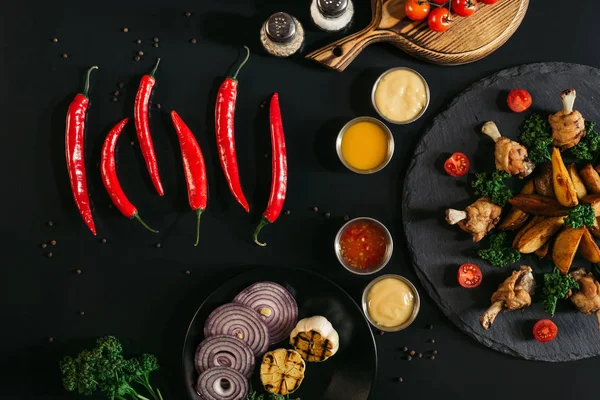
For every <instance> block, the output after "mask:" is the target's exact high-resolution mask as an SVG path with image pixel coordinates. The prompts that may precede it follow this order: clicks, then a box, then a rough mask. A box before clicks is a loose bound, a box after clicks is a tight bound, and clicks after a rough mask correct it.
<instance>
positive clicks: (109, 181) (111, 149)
mask: <svg viewBox="0 0 600 400" xmlns="http://www.w3.org/2000/svg"><path fill="white" fill-rule="evenodd" d="M127 122H129V118H124V119H122V120H121V122H119V123H118V124H117V125H115V127H114V128H112V129H111V130H110V132H108V135H107V136H106V139H104V145H103V146H102V156H101V159H100V174H101V175H102V183H104V187H105V188H106V191H107V192H108V195H109V196H110V199H111V200H112V202H113V203H114V205H115V206H116V207H117V208H118V209H119V211H121V214H123V215H124V216H126V217H127V218H129V219H133V218H135V219H137V220H138V221H139V222H140V223H141V224H142V225H143V226H144V227H145V228H146V229H148V230H149V231H150V232H154V233H158V231H157V230H154V229H152V228H150V227H149V226H148V225H146V223H145V222H144V221H143V220H142V219H141V218H140V216H139V214H138V210H137V208H135V206H134V205H133V204H131V202H130V201H129V199H128V198H127V196H126V195H125V192H123V189H122V188H121V184H120V183H119V177H118V176H117V165H116V161H115V147H116V146H117V141H118V140H119V136H120V135H121V132H122V131H123V128H125V125H127Z"/></svg>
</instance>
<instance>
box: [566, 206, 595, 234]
mask: <svg viewBox="0 0 600 400" xmlns="http://www.w3.org/2000/svg"><path fill="white" fill-rule="evenodd" d="M567 212H568V214H567V218H565V225H566V226H567V227H569V228H581V227H582V226H584V225H585V226H593V225H594V222H595V220H596V213H595V212H594V209H593V208H592V206H590V205H589V204H579V205H577V206H575V207H573V208H569V209H568V210H567Z"/></svg>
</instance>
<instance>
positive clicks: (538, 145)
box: [519, 113, 552, 164]
mask: <svg viewBox="0 0 600 400" xmlns="http://www.w3.org/2000/svg"><path fill="white" fill-rule="evenodd" d="M519 141H520V142H521V143H522V144H523V145H524V146H525V147H527V154H528V155H529V158H530V159H531V161H533V162H534V163H536V164H540V163H543V162H545V161H550V160H551V159H552V157H551V155H550V151H549V150H548V146H550V145H551V144H552V129H551V128H550V124H549V123H548V121H547V119H546V118H545V117H543V116H542V115H541V114H538V113H535V114H531V115H530V116H529V117H527V118H526V119H525V121H523V124H522V125H521V134H520V135H519Z"/></svg>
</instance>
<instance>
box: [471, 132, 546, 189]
mask: <svg viewBox="0 0 600 400" xmlns="http://www.w3.org/2000/svg"><path fill="white" fill-rule="evenodd" d="M481 132H482V133H483V134H485V135H487V136H489V137H490V138H492V140H493V141H494V142H496V149H495V150H494V157H495V159H496V169H497V170H498V171H505V172H508V173H509V174H511V175H517V176H518V177H519V178H525V177H526V176H527V175H529V174H531V172H533V169H534V168H535V164H534V163H533V162H532V161H531V160H530V159H529V157H528V155H527V149H526V148H525V147H524V146H523V145H521V144H519V143H517V142H515V141H514V140H510V139H509V138H507V137H504V136H502V135H501V134H500V131H499V130H498V127H497V126H496V124H495V123H494V122H492V121H488V122H486V123H485V124H483V126H482V127H481Z"/></svg>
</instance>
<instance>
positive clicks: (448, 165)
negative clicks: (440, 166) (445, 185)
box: [444, 153, 471, 177]
mask: <svg viewBox="0 0 600 400" xmlns="http://www.w3.org/2000/svg"><path fill="white" fill-rule="evenodd" d="M470 166H471V164H470V163H469V159H468V158H467V156H465V155H464V154H463V153H454V154H452V155H451V156H450V158H448V159H447V160H446V162H445V163H444V169H445V170H446V172H447V173H448V175H451V176H454V177H459V176H463V175H464V174H466V173H467V172H469V167H470Z"/></svg>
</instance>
